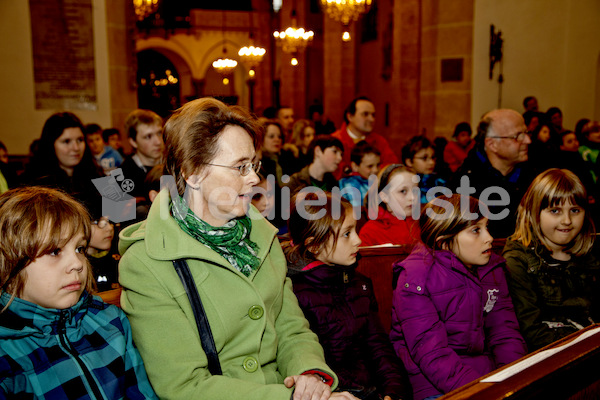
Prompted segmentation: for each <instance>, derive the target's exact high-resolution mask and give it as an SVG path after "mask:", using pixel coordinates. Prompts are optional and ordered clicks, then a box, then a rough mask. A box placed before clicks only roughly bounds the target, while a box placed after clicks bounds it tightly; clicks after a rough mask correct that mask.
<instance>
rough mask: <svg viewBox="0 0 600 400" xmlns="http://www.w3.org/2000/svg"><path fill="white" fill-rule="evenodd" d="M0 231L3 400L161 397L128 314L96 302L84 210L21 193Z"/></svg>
mask: <svg viewBox="0 0 600 400" xmlns="http://www.w3.org/2000/svg"><path fill="white" fill-rule="evenodd" d="M0 231H2V234H3V237H2V244H1V245H0V287H1V295H0V309H1V311H0V317H1V318H0V398H5V397H8V398H34V397H35V398H53V399H81V398H87V397H89V398H96V399H122V398H129V399H156V398H157V397H156V395H155V394H154V391H153V390H152V387H151V386H150V383H149V382H148V377H147V376H146V371H145V369H144V364H143V362H142V359H141V358H140V355H139V353H138V351H137V350H136V348H135V346H134V344H133V339H132V336H131V327H130V325H129V321H128V320H127V318H126V316H125V314H124V313H123V311H121V310H120V309H119V308H117V307H116V306H111V305H108V304H106V303H104V302H102V301H101V300H100V299H99V298H97V297H93V296H92V295H91V294H90V292H91V290H92V288H93V283H94V278H93V276H92V272H91V268H90V265H89V262H88V260H87V259H86V256H85V253H86V248H87V246H88V242H89V240H90V235H91V226H90V216H89V214H88V213H87V211H86V210H85V208H84V207H83V206H82V205H81V204H80V203H78V202H77V201H75V200H74V199H73V198H72V197H70V196H68V195H66V194H64V193H63V192H60V191H58V190H54V189H48V188H42V187H29V188H19V189H13V190H10V191H8V192H6V193H4V194H2V195H1V196H0Z"/></svg>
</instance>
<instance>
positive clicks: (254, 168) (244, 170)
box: [204, 161, 261, 176]
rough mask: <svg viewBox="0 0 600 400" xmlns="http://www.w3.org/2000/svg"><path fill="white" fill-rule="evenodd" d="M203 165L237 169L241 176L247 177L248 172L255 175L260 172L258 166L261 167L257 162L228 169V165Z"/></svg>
mask: <svg viewBox="0 0 600 400" xmlns="http://www.w3.org/2000/svg"><path fill="white" fill-rule="evenodd" d="M204 164H205V165H212V166H213V167H224V168H229V169H237V170H238V171H239V173H240V175H241V176H247V175H248V174H249V173H250V171H254V172H255V173H257V174H258V170H260V166H261V162H260V161H258V162H257V163H253V162H247V163H244V164H242V165H240V166H239V167H230V166H229V165H219V164H210V163H204Z"/></svg>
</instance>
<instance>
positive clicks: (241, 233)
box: [171, 198, 260, 276]
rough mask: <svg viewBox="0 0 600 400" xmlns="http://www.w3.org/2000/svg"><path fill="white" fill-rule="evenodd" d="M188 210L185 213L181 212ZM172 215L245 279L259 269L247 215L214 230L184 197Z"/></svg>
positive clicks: (187, 230)
mask: <svg viewBox="0 0 600 400" xmlns="http://www.w3.org/2000/svg"><path fill="white" fill-rule="evenodd" d="M175 202H178V204H176V203H175ZM186 209H187V213H185V214H184V212H182V211H181V210H186ZM171 214H172V215H173V217H174V218H175V221H177V223H178V224H179V227H180V228H181V229H183V231H184V232H186V233H187V234H188V235H190V236H191V237H193V238H194V239H196V240H197V241H199V242H200V243H202V244H204V245H205V246H207V247H209V248H210V249H212V250H213V251H215V252H216V253H218V254H220V255H221V256H223V257H224V258H225V259H226V260H227V261H229V263H230V264H231V265H232V266H233V267H234V268H235V269H237V270H238V271H240V272H241V273H242V274H244V275H245V276H250V275H251V274H252V272H254V271H256V269H257V268H258V266H259V264H260V259H259V258H258V257H257V255H256V253H257V252H258V245H257V244H256V243H254V242H253V241H251V240H250V231H251V230H252V222H251V221H250V218H248V217H247V216H244V217H242V218H235V219H232V220H231V221H229V222H227V223H226V224H225V225H223V226H219V227H214V226H212V225H210V224H207V223H206V222H204V221H202V220H201V219H200V218H198V216H197V215H196V214H194V212H193V211H192V210H191V209H190V208H189V207H188V206H187V202H186V201H185V200H184V199H182V198H179V199H177V200H174V201H173V203H172V205H171Z"/></svg>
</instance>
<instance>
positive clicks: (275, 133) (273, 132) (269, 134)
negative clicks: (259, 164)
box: [263, 125, 282, 153]
mask: <svg viewBox="0 0 600 400" xmlns="http://www.w3.org/2000/svg"><path fill="white" fill-rule="evenodd" d="M281 144H282V141H281V131H280V130H279V128H278V127H277V125H269V126H267V130H266V132H265V138H264V139H263V149H265V151H268V152H269V153H279V151H280V150H281Z"/></svg>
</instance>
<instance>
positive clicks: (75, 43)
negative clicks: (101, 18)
mask: <svg viewBox="0 0 600 400" xmlns="http://www.w3.org/2000/svg"><path fill="white" fill-rule="evenodd" d="M29 11H30V14H31V41H32V49H33V73H34V88H35V108H36V109H53V110H97V108H98V104H97V100H96V71H95V65H94V31H93V18H92V0H29Z"/></svg>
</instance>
